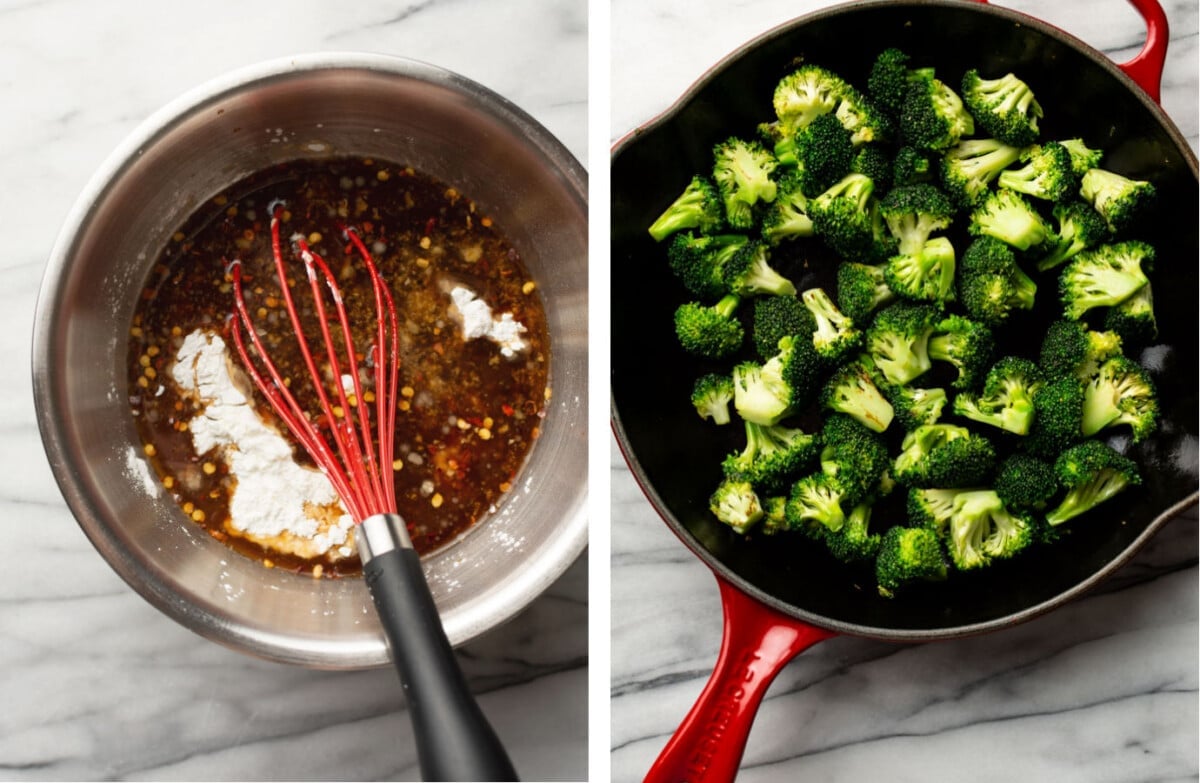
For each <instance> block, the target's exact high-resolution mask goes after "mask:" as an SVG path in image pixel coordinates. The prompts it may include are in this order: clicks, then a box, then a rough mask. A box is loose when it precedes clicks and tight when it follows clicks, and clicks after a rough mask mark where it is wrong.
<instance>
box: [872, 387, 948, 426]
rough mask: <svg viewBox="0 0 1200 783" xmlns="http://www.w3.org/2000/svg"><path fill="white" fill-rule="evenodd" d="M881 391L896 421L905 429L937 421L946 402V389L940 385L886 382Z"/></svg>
mask: <svg viewBox="0 0 1200 783" xmlns="http://www.w3.org/2000/svg"><path fill="white" fill-rule="evenodd" d="M883 393H884V396H885V397H887V399H888V402H890V403H891V404H892V410H894V411H895V414H896V421H898V422H899V423H900V426H901V427H903V428H904V429H905V430H906V431H907V430H914V429H916V428H917V427H920V426H922V425H925V424H935V423H937V421H938V420H939V419H940V418H941V417H942V409H943V408H945V407H946V402H947V397H946V390H945V389H943V388H941V387H940V386H934V387H931V388H928V389H922V388H919V387H916V386H897V385H894V384H887V385H886V386H884V388H883Z"/></svg>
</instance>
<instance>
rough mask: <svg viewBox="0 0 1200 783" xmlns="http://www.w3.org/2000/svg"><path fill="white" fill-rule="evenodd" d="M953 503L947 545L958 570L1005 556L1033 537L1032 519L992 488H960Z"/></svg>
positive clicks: (966, 569)
mask: <svg viewBox="0 0 1200 783" xmlns="http://www.w3.org/2000/svg"><path fill="white" fill-rule="evenodd" d="M953 506H954V508H953V511H952V512H951V515H950V520H949V523H948V526H947V548H948V549H949V550H950V560H951V561H952V562H953V563H954V565H955V566H956V567H957V568H958V569H959V570H961V571H968V570H971V569H975V568H981V567H983V566H986V565H988V564H989V563H991V562H992V561H994V560H1003V559H1008V558H1010V557H1012V556H1013V555H1015V554H1017V553H1018V552H1021V551H1022V550H1024V549H1025V548H1026V547H1028V546H1029V545H1030V544H1031V543H1033V541H1034V533H1035V530H1036V527H1035V524H1034V521H1033V519H1032V518H1031V517H1029V516H1027V515H1025V514H1023V513H1020V512H1014V511H1010V510H1009V509H1007V508H1005V507H1004V503H1003V502H1002V501H1001V500H1000V496H999V495H998V494H996V492H995V490H990V489H982V490H972V491H969V492H962V493H960V494H958V495H955V497H954V501H953Z"/></svg>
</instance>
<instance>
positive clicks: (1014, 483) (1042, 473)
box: [992, 452, 1058, 510]
mask: <svg viewBox="0 0 1200 783" xmlns="http://www.w3.org/2000/svg"><path fill="white" fill-rule="evenodd" d="M992 488H993V489H994V490H996V494H997V495H999V496H1000V500H1001V501H1002V502H1003V503H1004V505H1005V507H1006V508H1012V509H1026V510H1041V509H1044V508H1045V507H1046V506H1047V504H1049V502H1050V500H1051V499H1052V498H1053V497H1054V495H1055V494H1057V493H1058V476H1057V474H1056V473H1055V472H1054V466H1053V465H1052V464H1051V463H1049V462H1046V461H1044V460H1041V459H1038V458H1037V457H1034V456H1032V455H1030V454H1021V453H1020V452H1017V453H1014V454H1010V455H1009V456H1008V457H1006V458H1005V459H1004V461H1002V462H1001V463H1000V466H999V467H998V468H997V469H996V479H995V481H994V482H993V484H992Z"/></svg>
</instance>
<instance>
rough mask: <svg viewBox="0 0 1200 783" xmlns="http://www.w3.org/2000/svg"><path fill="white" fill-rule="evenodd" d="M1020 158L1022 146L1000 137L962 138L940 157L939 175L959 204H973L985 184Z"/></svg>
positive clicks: (981, 195)
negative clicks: (1006, 142) (1004, 140)
mask: <svg viewBox="0 0 1200 783" xmlns="http://www.w3.org/2000/svg"><path fill="white" fill-rule="evenodd" d="M1020 157H1021V148H1020V147H1014V146H1012V145H1011V144H1005V143H1004V142H1002V141H1000V140H999V139H963V140H962V141H960V142H959V143H958V144H955V145H954V146H953V147H951V148H950V149H948V150H946V153H945V154H944V155H943V156H942V159H941V164H940V166H939V169H938V175H939V176H940V178H941V183H942V187H943V188H945V189H946V193H948V194H949V195H950V198H952V199H954V202H955V203H956V204H958V206H960V207H964V208H970V207H974V206H976V205H977V204H978V203H979V202H980V201H981V200H982V199H983V197H984V196H985V195H986V194H987V193H988V185H989V184H990V183H991V182H992V180H994V179H996V178H997V177H999V176H1000V172H1002V171H1004V170H1005V169H1007V168H1008V167H1009V166H1010V165H1012V164H1013V163H1015V162H1016V161H1017V160H1018V159H1019V158H1020Z"/></svg>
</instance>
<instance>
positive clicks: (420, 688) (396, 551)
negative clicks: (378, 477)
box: [359, 515, 518, 781]
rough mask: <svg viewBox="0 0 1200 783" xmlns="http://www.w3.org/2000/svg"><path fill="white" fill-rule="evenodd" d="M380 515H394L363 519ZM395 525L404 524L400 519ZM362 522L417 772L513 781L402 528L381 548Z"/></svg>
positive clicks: (367, 572) (366, 569)
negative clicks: (409, 720)
mask: <svg viewBox="0 0 1200 783" xmlns="http://www.w3.org/2000/svg"><path fill="white" fill-rule="evenodd" d="M381 516H389V517H391V519H390V520H386V521H387V522H389V523H391V526H392V527H395V526H396V525H395V521H396V520H399V517H396V516H394V515H380V516H377V517H372V518H370V519H369V520H367V521H373V520H378V519H379V518H380V517H381ZM365 526H366V524H365V523H364V528H365ZM399 526H400V528H401V529H403V521H399ZM375 527H376V529H380V528H382V524H377V525H375ZM364 528H360V545H359V551H360V552H362V553H363V561H364V562H363V575H364V576H365V577H366V581H367V587H368V588H369V589H370V592H371V598H372V599H373V600H374V602H375V608H376V609H377V610H378V612H379V619H380V622H381V623H382V624H383V628H384V632H385V633H386V635H387V638H388V644H389V646H390V648H391V652H392V661H393V662H394V663H395V666H396V671H397V673H399V675H400V683H401V685H402V686H403V687H404V692H405V695H406V698H407V701H408V709H409V713H410V715H411V718H412V725H413V733H414V735H415V736H416V742H417V756H418V759H419V761H420V766H421V777H422V778H423V779H424V780H427V781H435V780H436V781H515V780H518V778H517V772H516V770H515V769H514V767H513V765H512V762H511V761H510V760H509V758H508V753H507V752H506V751H505V750H504V746H503V745H502V744H501V743H500V738H499V737H498V736H497V735H496V732H495V730H494V729H493V728H492V726H491V724H489V723H488V720H487V718H486V717H485V716H484V714H483V711H482V710H481V709H480V708H479V704H478V703H476V701H475V698H474V697H473V696H472V695H471V691H470V689H469V688H468V687H467V682H466V679H465V678H464V677H463V674H462V671H461V670H460V669H459V667H458V662H457V661H456V659H455V657H454V651H453V649H452V648H451V647H450V642H449V640H448V639H447V638H446V632H445V631H444V630H443V629H442V622H441V618H440V617H439V616H438V612H437V607H436V606H435V605H434V603H433V596H432V595H431V594H430V592H429V586H428V585H427V584H426V582H425V575H424V572H423V571H422V570H421V561H420V558H419V557H418V556H417V553H416V551H415V550H413V549H411V548H410V547H411V544H409V545H408V546H404V544H408V540H407V539H408V537H407V533H404V534H403V536H402V538H403V539H404V540H403V542H402V543H401V544H400V545H398V546H396V547H394V548H390V549H386V551H380V550H381V549H385V547H381V546H379V541H380V539H381V538H382V536H380V535H378V534H377V535H376V536H375V538H374V540H373V541H372V542H371V543H366V539H367V538H368V537H367V536H365V535H363V534H365V533H367V532H368V531H367V530H365V529H364ZM384 540H385V542H386V539H384ZM372 544H374V546H372ZM372 550H373V551H372Z"/></svg>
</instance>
